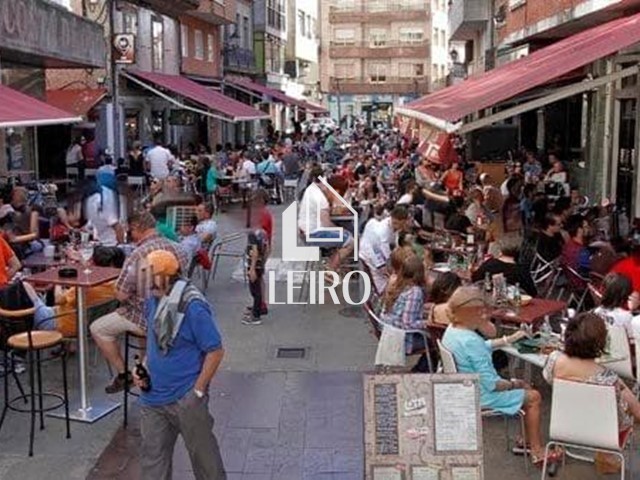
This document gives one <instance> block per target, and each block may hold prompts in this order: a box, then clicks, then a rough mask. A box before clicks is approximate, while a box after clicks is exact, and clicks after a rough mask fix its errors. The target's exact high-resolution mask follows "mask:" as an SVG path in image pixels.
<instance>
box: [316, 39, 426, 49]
mask: <svg viewBox="0 0 640 480" xmlns="http://www.w3.org/2000/svg"><path fill="white" fill-rule="evenodd" d="M329 45H330V46H331V47H332V48H333V47H355V48H371V49H374V50H377V49H383V48H398V47H428V46H429V41H428V40H424V39H423V40H415V41H404V40H386V41H384V42H380V41H377V42H376V41H373V40H371V41H367V42H341V41H336V40H334V41H332V42H330V44H329Z"/></svg>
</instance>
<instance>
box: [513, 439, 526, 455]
mask: <svg viewBox="0 0 640 480" xmlns="http://www.w3.org/2000/svg"><path fill="white" fill-rule="evenodd" d="M525 452H526V453H527V454H528V455H531V446H530V445H529V444H528V443H527V444H525V442H524V439H523V438H518V439H516V443H515V445H514V446H513V447H512V448H511V453H513V454H514V455H524V454H525Z"/></svg>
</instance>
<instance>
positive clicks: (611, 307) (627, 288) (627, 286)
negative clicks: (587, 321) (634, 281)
mask: <svg viewBox="0 0 640 480" xmlns="http://www.w3.org/2000/svg"><path fill="white" fill-rule="evenodd" d="M632 294H633V288H632V286H631V281H630V280H629V279H628V278H627V277H625V276H624V275H621V274H619V273H609V274H608V275H607V276H606V277H604V280H603V281H602V300H600V306H598V307H596V308H595V309H594V310H593V313H595V314H596V315H598V316H599V317H602V318H603V319H604V320H605V322H607V324H608V325H609V326H617V327H621V328H624V329H625V331H626V332H627V337H628V338H629V340H630V341H631V342H633V341H634V337H635V333H634V330H637V331H640V318H638V320H637V321H636V322H634V318H633V315H632V314H631V312H630V311H629V309H630V308H631V309H635V308H637V303H638V302H637V296H636V295H632ZM636 325H637V326H636ZM634 326H635V327H636V328H634Z"/></svg>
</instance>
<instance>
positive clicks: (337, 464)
mask: <svg viewBox="0 0 640 480" xmlns="http://www.w3.org/2000/svg"><path fill="white" fill-rule="evenodd" d="M332 465H333V470H334V472H341V473H349V474H353V473H359V474H360V475H361V476H362V473H363V471H364V452H363V450H362V448H344V449H342V448H341V449H336V450H334V452H333V458H332Z"/></svg>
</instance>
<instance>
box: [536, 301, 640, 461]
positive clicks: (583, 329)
mask: <svg viewBox="0 0 640 480" xmlns="http://www.w3.org/2000/svg"><path fill="white" fill-rule="evenodd" d="M607 335H608V332H607V326H606V324H605V321H604V320H603V319H602V318H601V317H599V316H598V315H595V314H594V313H589V312H586V313H581V314H579V315H577V316H575V317H574V318H572V319H570V320H569V323H568V324H567V328H566V330H565V333H564V351H563V352H561V351H559V350H557V351H554V352H552V353H551V354H550V355H549V357H548V358H547V362H546V364H545V366H544V369H543V370H542V374H543V376H544V378H545V380H547V382H549V383H550V384H551V385H553V381H554V380H555V379H561V380H570V381H572V382H581V383H590V384H595V385H606V386H613V387H615V389H616V398H617V403H618V430H619V432H620V443H621V444H623V441H624V440H625V439H626V436H627V435H628V434H629V433H632V428H633V425H634V423H635V422H639V421H640V402H638V399H637V398H636V396H635V394H634V393H633V392H632V391H631V390H630V389H629V387H627V386H626V384H625V383H624V382H623V381H622V380H621V379H620V377H618V375H617V374H616V373H615V372H613V371H612V370H609V369H608V368H606V366H604V365H601V364H599V363H598V362H597V361H596V360H597V359H598V358H600V357H601V356H602V355H604V354H605V352H606V349H607ZM584 421H585V422H588V421H589V419H588V418H585V419H584ZM610 461H611V459H610V458H607V457H606V456H603V455H602V454H596V464H598V463H600V462H605V463H609V462H610ZM614 461H615V462H617V461H618V458H617V457H616V458H615V459H614ZM618 471H619V468H618ZM612 473H613V472H612Z"/></svg>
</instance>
